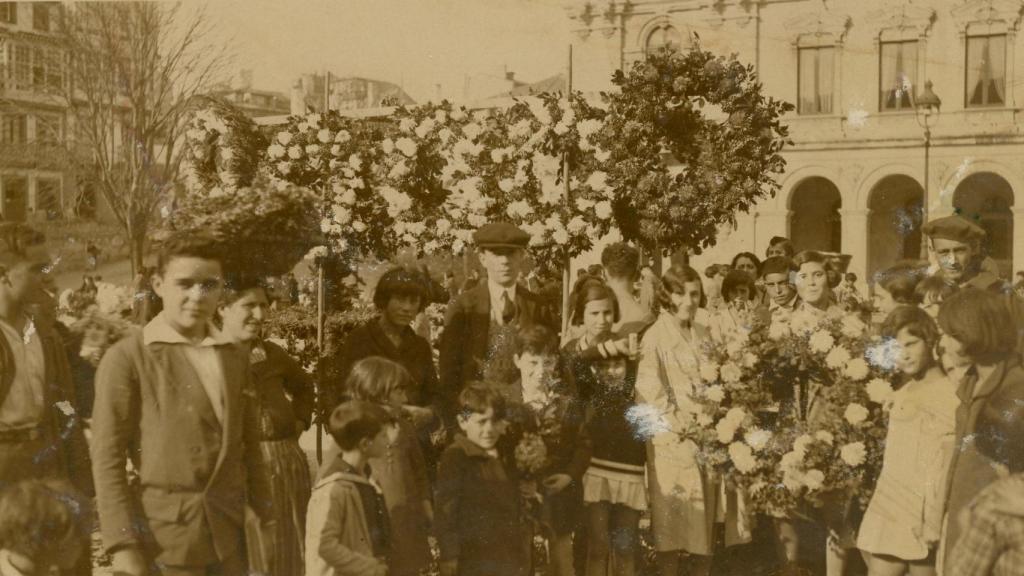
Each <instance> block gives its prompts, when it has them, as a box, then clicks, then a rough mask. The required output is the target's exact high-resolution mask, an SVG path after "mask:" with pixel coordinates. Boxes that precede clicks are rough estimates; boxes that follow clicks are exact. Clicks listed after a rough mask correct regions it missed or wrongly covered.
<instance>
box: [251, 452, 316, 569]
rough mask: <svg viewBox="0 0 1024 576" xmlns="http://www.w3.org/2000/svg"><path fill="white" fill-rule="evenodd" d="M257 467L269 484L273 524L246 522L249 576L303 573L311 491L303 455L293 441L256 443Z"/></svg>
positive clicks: (257, 521)
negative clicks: (257, 452) (258, 454)
mask: <svg viewBox="0 0 1024 576" xmlns="http://www.w3.org/2000/svg"><path fill="white" fill-rule="evenodd" d="M260 456H261V459H260V467H259V469H258V470H250V471H249V473H250V474H254V473H255V474H264V475H266V477H267V478H266V479H267V480H268V481H269V485H270V490H271V498H272V499H273V515H274V518H275V519H276V522H275V523H274V524H273V525H270V526H267V525H264V524H263V523H261V522H260V521H259V520H258V519H257V518H256V517H255V516H254V515H250V517H249V518H248V519H247V521H246V527H245V537H246V544H247V548H248V552H249V574H250V575H259V576H295V575H301V574H302V573H303V571H304V570H305V558H304V556H303V553H304V542H305V538H306V506H307V505H308V504H309V496H310V492H311V490H312V486H311V479H310V472H309V464H308V462H307V461H306V453H305V452H303V451H302V449H301V448H299V443H298V442H297V441H296V440H294V439H289V440H271V441H265V442H260Z"/></svg>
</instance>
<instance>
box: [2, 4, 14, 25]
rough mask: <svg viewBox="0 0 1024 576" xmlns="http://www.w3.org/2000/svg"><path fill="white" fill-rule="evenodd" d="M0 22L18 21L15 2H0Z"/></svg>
mask: <svg viewBox="0 0 1024 576" xmlns="http://www.w3.org/2000/svg"><path fill="white" fill-rule="evenodd" d="M0 22H3V23H6V24H17V23H18V3H17V2H0Z"/></svg>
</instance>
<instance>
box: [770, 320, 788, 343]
mask: <svg viewBox="0 0 1024 576" xmlns="http://www.w3.org/2000/svg"><path fill="white" fill-rule="evenodd" d="M792 333H793V332H792V330H790V328H789V324H788V323H786V322H778V321H776V322H772V324H771V326H769V327H768V337H769V338H771V339H772V340H781V339H782V338H785V337H786V336H789V335H790V334H792Z"/></svg>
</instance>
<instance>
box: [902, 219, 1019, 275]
mask: <svg viewBox="0 0 1024 576" xmlns="http://www.w3.org/2000/svg"><path fill="white" fill-rule="evenodd" d="M922 231H923V232H924V233H925V234H926V235H927V236H928V238H929V247H930V248H931V251H932V254H933V255H934V256H935V261H936V262H937V263H938V265H939V272H938V274H939V275H941V276H942V278H943V279H945V280H946V281H948V282H950V283H951V284H956V285H958V286H960V287H962V288H964V287H967V286H971V287H973V288H980V289H981V290H993V291H996V292H1002V289H1003V285H1004V284H1005V282H1004V281H1003V280H1002V279H1001V278H999V276H997V275H996V274H994V273H993V272H991V271H989V270H986V269H984V268H985V267H984V266H983V265H982V262H983V257H982V254H981V241H982V240H984V239H985V230H984V229H983V228H982V227H981V226H978V225H977V224H975V223H974V222H971V221H970V220H968V219H967V218H964V217H963V216H960V215H957V214H954V215H952V216H946V217H945V218H938V219H936V220H932V221H931V222H928V223H927V224H925V225H924V227H923V228H922Z"/></svg>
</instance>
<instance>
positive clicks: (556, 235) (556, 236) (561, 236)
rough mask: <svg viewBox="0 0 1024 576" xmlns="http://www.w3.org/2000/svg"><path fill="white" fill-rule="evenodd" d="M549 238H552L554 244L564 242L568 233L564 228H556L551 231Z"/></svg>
mask: <svg viewBox="0 0 1024 576" xmlns="http://www.w3.org/2000/svg"><path fill="white" fill-rule="evenodd" d="M551 239H552V240H554V241H555V243H556V244H565V243H566V242H568V241H569V233H568V232H566V231H565V230H564V229H558V230H555V231H553V232H552V233H551Z"/></svg>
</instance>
